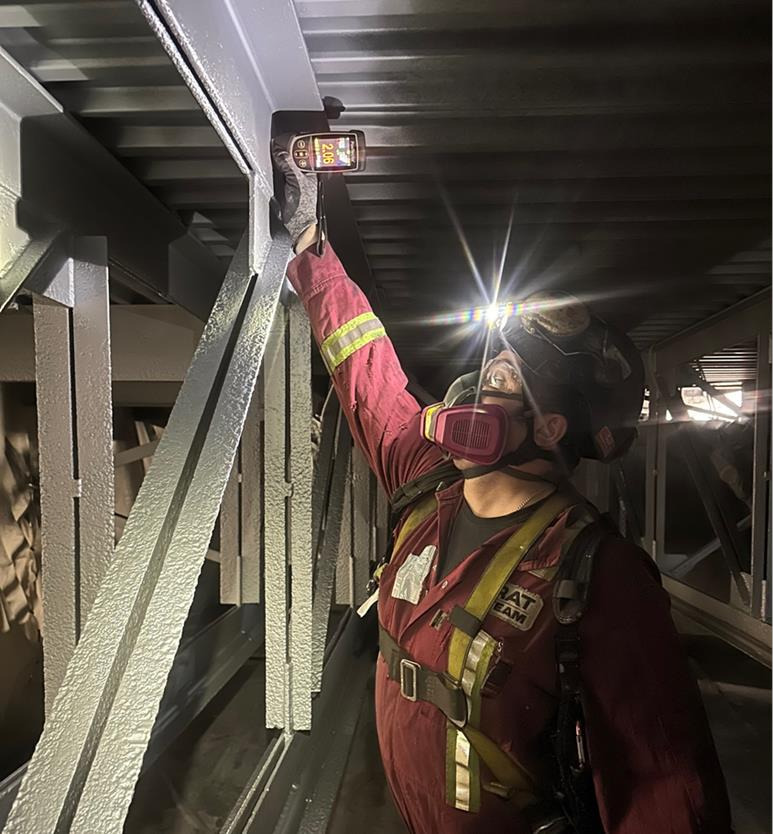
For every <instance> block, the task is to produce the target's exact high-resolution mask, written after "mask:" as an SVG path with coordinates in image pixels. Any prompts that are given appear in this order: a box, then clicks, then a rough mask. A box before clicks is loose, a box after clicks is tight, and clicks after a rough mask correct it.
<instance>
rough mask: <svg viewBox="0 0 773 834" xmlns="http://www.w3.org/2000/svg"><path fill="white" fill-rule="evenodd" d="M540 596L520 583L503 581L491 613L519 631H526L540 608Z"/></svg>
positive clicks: (532, 623)
mask: <svg viewBox="0 0 773 834" xmlns="http://www.w3.org/2000/svg"><path fill="white" fill-rule="evenodd" d="M542 604H543V602H542V597H541V596H540V595H539V594H535V593H533V592H532V591H527V590H526V588H522V587H521V586H520V585H511V584H510V583H509V582H506V583H505V586H504V588H502V590H501V591H500V592H499V596H498V597H497V601H496V602H495V603H494V606H493V608H492V609H491V613H492V614H493V615H494V616H495V617H498V618H499V619H500V620H503V621H504V622H506V623H509V624H510V625H511V626H514V627H515V628H519V629H520V630H521V631H528V630H529V629H530V628H531V627H532V626H533V625H534V621H535V620H536V619H537V614H539V612H540V611H541V610H542Z"/></svg>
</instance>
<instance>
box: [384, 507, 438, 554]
mask: <svg viewBox="0 0 773 834" xmlns="http://www.w3.org/2000/svg"><path fill="white" fill-rule="evenodd" d="M436 509H437V500H436V498H435V495H434V493H433V494H432V495H428V496H427V497H426V498H425V499H424V500H423V501H420V502H419V503H418V504H417V505H416V506H415V507H414V508H413V509H412V510H411V512H410V513H409V514H408V518H406V519H405V522H404V523H403V526H402V527H401V528H400V532H399V533H398V534H397V538H396V539H395V543H394V547H393V548H392V552H393V553H399V552H400V548H401V547H402V546H403V542H404V541H405V540H406V539H407V538H408V536H410V535H411V533H412V532H413V531H414V530H415V529H416V528H417V527H418V526H419V525H420V524H421V522H422V521H424V519H425V518H427V517H428V516H430V515H432V513H434V512H435V510H436Z"/></svg>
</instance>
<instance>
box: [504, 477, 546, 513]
mask: <svg viewBox="0 0 773 834" xmlns="http://www.w3.org/2000/svg"><path fill="white" fill-rule="evenodd" d="M555 491H556V485H555V484H550V485H549V486H548V487H547V489H543V490H542V492H538V493H537V494H536V495H530V496H529V497H528V498H526V499H525V500H523V501H522V502H521V503H520V504H519V505H518V506H517V507H516V508H515V509H514V510H511V511H510V513H508V515H510V514H511V513H517V512H520V511H521V510H523V509H525V508H526V507H527V506H528V505H529V504H532V503H535V502H537V501H541V500H542V499H543V498H547V497H548V495H551V494H552V493H554V492H555Z"/></svg>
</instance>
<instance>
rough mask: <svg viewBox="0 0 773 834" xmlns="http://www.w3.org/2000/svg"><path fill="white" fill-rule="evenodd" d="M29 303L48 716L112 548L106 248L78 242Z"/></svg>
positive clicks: (101, 243)
mask: <svg viewBox="0 0 773 834" xmlns="http://www.w3.org/2000/svg"><path fill="white" fill-rule="evenodd" d="M72 251H73V257H71V258H68V259H67V260H66V261H65V263H64V264H63V265H62V267H61V269H60V270H59V272H58V273H57V274H56V276H54V278H53V280H52V281H51V282H50V284H49V285H48V286H47V287H43V286H39V287H38V289H39V291H40V292H41V293H45V296H44V295H38V294H35V295H34V307H33V311H34V316H33V318H34V328H35V347H36V350H35V365H36V368H35V370H36V381H37V385H36V395H37V412H38V446H39V455H40V491H41V496H40V500H41V508H42V514H41V540H42V545H43V560H44V563H43V564H44V568H43V574H42V579H43V595H44V613H45V619H46V623H47V629H46V641H45V651H44V675H45V699H46V712H47V713H49V712H50V710H51V707H52V705H53V702H54V697H55V696H56V693H57V690H58V688H59V686H60V684H61V682H62V679H63V677H64V671H65V669H66V668H67V663H68V662H69V660H70V657H71V656H72V653H73V650H74V648H75V643H76V642H77V640H78V638H79V636H80V633H81V630H82V629H83V624H84V622H85V620H86V617H87V615H88V612H89V610H90V608H91V606H92V603H93V602H94V599H95V597H96V594H97V589H98V588H99V583H100V582H101V581H102V577H103V576H104V573H105V570H106V569H107V565H108V562H109V559H110V556H111V554H112V552H113V544H114V536H115V529H114V515H113V513H114V498H113V493H114V486H113V484H114V478H113V450H112V444H113V415H112V397H111V365H110V318H109V304H108V301H109V299H108V274H107V246H106V241H105V239H104V238H76V239H75V240H74V241H73V243H72Z"/></svg>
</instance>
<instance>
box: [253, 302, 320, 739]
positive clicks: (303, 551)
mask: <svg viewBox="0 0 773 834" xmlns="http://www.w3.org/2000/svg"><path fill="white" fill-rule="evenodd" d="M310 351H311V331H310V328H309V321H308V318H307V317H306V313H305V311H304V310H303V307H302V306H301V302H300V301H299V300H298V299H297V298H296V297H292V298H290V300H289V304H288V309H287V311H286V312H284V311H281V310H280V311H278V312H277V319H276V321H275V323H274V327H273V329H272V335H271V346H270V350H269V353H268V367H267V372H266V389H265V417H266V450H265V462H266V466H265V481H266V491H265V519H266V561H265V601H266V609H265V610H266V726H268V727H282V728H284V729H285V730H288V731H289V730H293V729H295V730H308V729H310V728H311V684H312V599H313V587H314V559H313V553H312V512H311V493H312V471H313V470H312V465H313V462H312V456H311V352H310ZM288 602H289V605H288Z"/></svg>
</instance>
